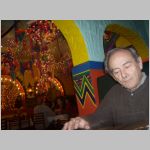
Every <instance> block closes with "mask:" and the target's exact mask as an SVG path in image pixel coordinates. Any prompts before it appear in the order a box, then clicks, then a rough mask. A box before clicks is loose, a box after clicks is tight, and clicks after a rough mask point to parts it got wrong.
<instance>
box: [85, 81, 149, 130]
mask: <svg viewBox="0 0 150 150" xmlns="http://www.w3.org/2000/svg"><path fill="white" fill-rule="evenodd" d="M85 119H86V120H87V121H88V122H89V123H90V126H91V129H92V128H97V127H119V126H120V127H121V126H126V125H130V124H135V123H138V122H147V123H148V122H149V78H146V80H145V81H144V83H143V84H142V85H140V87H139V88H138V89H136V90H135V91H134V92H130V91H128V90H127V89H125V88H124V87H122V86H121V85H119V84H116V85H115V86H113V87H112V88H111V90H110V91H109V92H108V94H107V95H106V96H105V98H104V100H103V101H102V103H101V104H100V106H99V107H98V109H97V110H96V112H95V113H93V114H91V115H89V116H87V117H85Z"/></svg>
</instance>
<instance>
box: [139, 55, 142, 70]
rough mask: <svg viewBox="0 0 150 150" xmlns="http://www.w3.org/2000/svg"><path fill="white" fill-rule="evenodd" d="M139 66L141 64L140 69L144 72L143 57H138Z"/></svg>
mask: <svg viewBox="0 0 150 150" xmlns="http://www.w3.org/2000/svg"><path fill="white" fill-rule="evenodd" d="M138 64H139V67H140V69H141V70H142V69H143V62H142V58H141V57H138Z"/></svg>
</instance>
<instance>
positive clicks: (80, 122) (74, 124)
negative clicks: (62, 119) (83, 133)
mask: <svg viewBox="0 0 150 150" xmlns="http://www.w3.org/2000/svg"><path fill="white" fill-rule="evenodd" d="M79 128H80V129H90V125H89V123H88V122H87V121H86V120H85V119H83V118H81V117H76V118H72V119H70V121H68V122H66V123H65V124H64V127H63V130H74V129H79Z"/></svg>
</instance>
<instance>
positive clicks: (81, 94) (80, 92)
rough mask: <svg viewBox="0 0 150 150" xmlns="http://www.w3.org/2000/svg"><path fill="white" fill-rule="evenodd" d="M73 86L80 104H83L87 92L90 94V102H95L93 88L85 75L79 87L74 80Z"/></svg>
mask: <svg viewBox="0 0 150 150" xmlns="http://www.w3.org/2000/svg"><path fill="white" fill-rule="evenodd" d="M74 86H75V90H76V94H77V96H78V98H79V100H80V103H81V105H82V106H84V104H85V100H86V96H87V94H88V95H89V96H90V99H91V102H92V104H94V105H95V104H96V101H95V97H94V89H93V87H92V85H91V83H90V82H89V80H88V79H87V77H86V76H85V75H84V76H83V78H82V84H81V87H79V86H78V84H77V82H76V81H74Z"/></svg>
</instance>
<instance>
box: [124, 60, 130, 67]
mask: <svg viewBox="0 0 150 150" xmlns="http://www.w3.org/2000/svg"><path fill="white" fill-rule="evenodd" d="M130 63H131V61H127V62H125V63H124V64H122V65H123V66H124V65H126V64H130Z"/></svg>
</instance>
